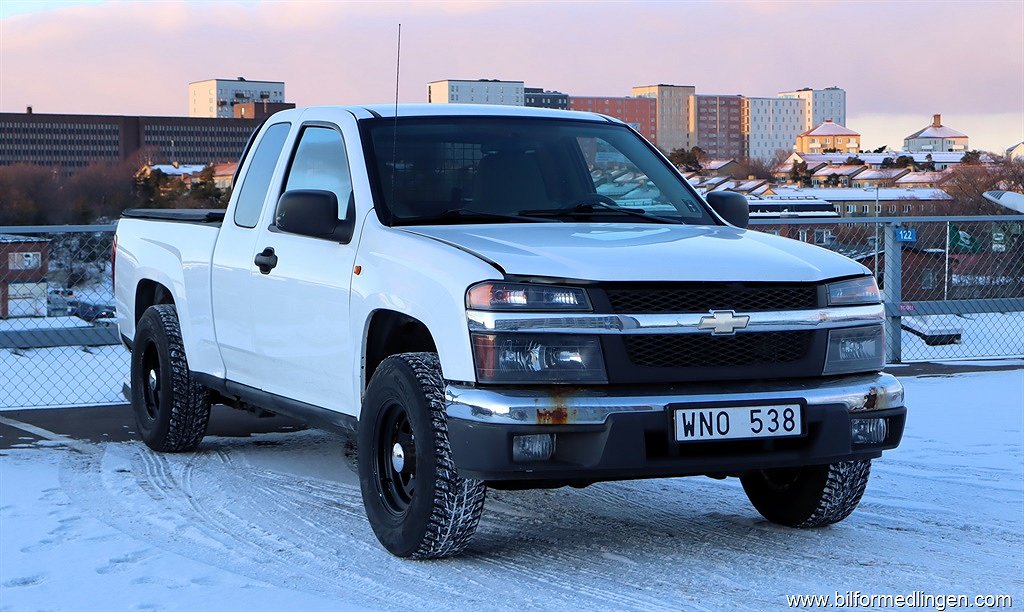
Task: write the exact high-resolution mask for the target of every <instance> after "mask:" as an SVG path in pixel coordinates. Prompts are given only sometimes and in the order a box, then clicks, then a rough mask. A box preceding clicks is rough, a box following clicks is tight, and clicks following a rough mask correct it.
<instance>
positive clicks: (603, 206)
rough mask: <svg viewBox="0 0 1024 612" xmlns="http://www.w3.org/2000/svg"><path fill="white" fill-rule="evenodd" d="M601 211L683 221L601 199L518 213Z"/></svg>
mask: <svg viewBox="0 0 1024 612" xmlns="http://www.w3.org/2000/svg"><path fill="white" fill-rule="evenodd" d="M602 212H616V213H622V214H624V215H631V216H633V217H637V218H639V219H643V220H645V221H650V222H651V223H672V224H675V225H680V224H682V223H683V222H682V221H680V220H678V219H673V218H671V217H662V216H659V215H652V214H650V213H648V212H647V211H646V210H644V209H642V208H627V207H625V206H619V205H617V204H609V203H607V202H604V201H603V200H596V201H592V202H581V203H579V204H576V205H575V206H571V207H569V208H556V209H547V210H523V211H520V212H519V214H520V215H524V216H527V215H529V216H535V217H547V216H551V217H573V216H576V215H593V214H599V213H602Z"/></svg>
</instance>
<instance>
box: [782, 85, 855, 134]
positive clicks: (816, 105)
mask: <svg viewBox="0 0 1024 612" xmlns="http://www.w3.org/2000/svg"><path fill="white" fill-rule="evenodd" d="M779 97H780V98H797V99H799V100H803V101H804V104H805V106H806V108H807V117H806V118H805V119H804V130H809V129H811V128H813V127H814V126H817V125H821V124H822V123H825V121H831V122H832V123H835V124H837V125H846V90H845V89H841V88H839V87H834V86H833V87H826V88H825V89H811V88H810V87H804V88H803V89H797V90H795V91H784V92H782V93H780V94H779Z"/></svg>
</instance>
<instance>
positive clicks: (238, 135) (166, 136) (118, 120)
mask: <svg viewBox="0 0 1024 612" xmlns="http://www.w3.org/2000/svg"><path fill="white" fill-rule="evenodd" d="M258 125H259V124H258V122H257V121H255V120H253V119H217V118H212V117H137V116H123V115H64V114H48V113H33V112H31V109H28V110H27V112H25V113H0V166H7V165H11V164H19V163H22V164H39V165H44V166H53V167H59V168H62V169H63V170H64V171H65V172H73V171H74V170H76V169H79V168H83V167H85V166H88V165H89V164H93V163H97V162H120V161H124V160H127V159H128V158H129V157H131V156H132V155H135V154H136V153H138V152H140V151H146V153H147V154H148V155H149V156H150V157H151V158H152V160H153V161H154V162H172V161H177V162H180V163H183V164H208V163H212V162H219V161H234V160H237V159H238V158H239V157H240V156H241V154H242V151H243V149H245V144H246V142H248V140H249V136H250V135H251V134H252V132H253V130H254V129H256V127H257V126H258Z"/></svg>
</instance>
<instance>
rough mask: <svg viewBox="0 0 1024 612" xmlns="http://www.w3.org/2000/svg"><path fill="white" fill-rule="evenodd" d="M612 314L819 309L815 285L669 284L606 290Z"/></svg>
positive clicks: (609, 288) (608, 288) (607, 288)
mask: <svg viewBox="0 0 1024 612" xmlns="http://www.w3.org/2000/svg"><path fill="white" fill-rule="evenodd" d="M605 293H606V295H607V296H608V301H609V303H610V305H611V311H612V312H614V313H622V314H644V313H666V312H667V313H684V312H708V311H709V310H734V311H736V312H755V311H772V310H803V309H812V308H817V307H818V288H817V286H815V285H796V284H794V285H779V284H774V283H772V284H767V283H670V284H660V285H655V286H649V287H606V288H605Z"/></svg>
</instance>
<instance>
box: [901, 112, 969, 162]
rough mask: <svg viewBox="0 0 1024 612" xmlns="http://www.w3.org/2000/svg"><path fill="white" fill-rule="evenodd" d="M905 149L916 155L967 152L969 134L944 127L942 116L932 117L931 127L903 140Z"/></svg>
mask: <svg viewBox="0 0 1024 612" xmlns="http://www.w3.org/2000/svg"><path fill="white" fill-rule="evenodd" d="M903 149H904V150H905V151H911V152H916V153H934V152H949V151H966V150H967V134H964V133H963V132H958V131H956V130H954V129H953V128H951V127H946V126H944V125H942V115H932V123H931V125H929V126H927V127H925V128H922V129H920V130H918V131H916V132H914V133H913V134H911V135H910V136H907V137H906V138H904V139H903Z"/></svg>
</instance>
